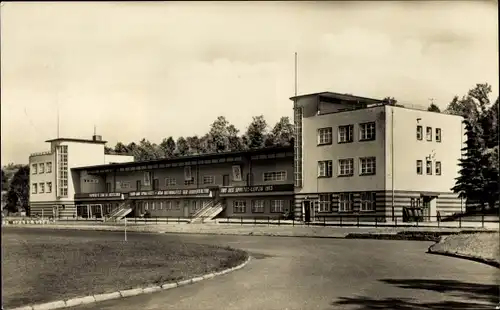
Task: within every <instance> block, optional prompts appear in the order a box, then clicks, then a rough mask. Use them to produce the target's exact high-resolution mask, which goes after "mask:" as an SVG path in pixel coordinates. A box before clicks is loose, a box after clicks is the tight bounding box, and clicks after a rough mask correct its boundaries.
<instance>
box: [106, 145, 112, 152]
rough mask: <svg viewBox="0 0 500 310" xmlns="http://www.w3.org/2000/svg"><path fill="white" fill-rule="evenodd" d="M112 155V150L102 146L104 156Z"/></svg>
mask: <svg viewBox="0 0 500 310" xmlns="http://www.w3.org/2000/svg"><path fill="white" fill-rule="evenodd" d="M112 153H113V149H112V148H110V147H109V146H107V145H105V146H104V154H112Z"/></svg>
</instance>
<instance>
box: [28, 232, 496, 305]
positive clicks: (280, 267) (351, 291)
mask: <svg viewBox="0 0 500 310" xmlns="http://www.w3.org/2000/svg"><path fill="white" fill-rule="evenodd" d="M34 232H35V233H37V234H47V236H48V237H50V235H51V234H58V235H60V234H61V233H64V234H65V235H66V236H68V237H75V239H77V238H78V236H85V237H90V236H94V237H95V238H96V239H100V238H103V239H115V238H116V239H120V238H123V233H117V232H92V231H52V230H43V231H42V230H36V231H34ZM128 238H129V240H132V239H143V238H175V239H177V240H179V241H182V242H194V243H208V244H222V245H229V246H232V247H236V248H241V249H244V250H246V251H248V252H250V254H251V255H252V257H253V259H252V261H251V262H250V263H249V264H248V265H247V266H246V267H245V268H243V269H241V270H238V271H235V272H232V273H229V274H227V275H223V276H219V277H216V278H214V279H211V280H206V281H202V282H199V283H196V284H193V285H189V286H184V287H179V288H175V289H172V290H168V291H162V292H158V293H154V294H146V295H140V296H135V297H129V298H122V299H117V300H111V301H106V302H100V303H95V304H89V305H85V306H79V307H74V308H72V309H75V310H76V309H102V310H108V309H123V310H137V309H140V310H153V309H155V310H166V309H180V310H184V309H200V310H201V309H203V310H204V309H213V310H226V309H227V310H232V309H238V310H247V309H248V310H250V309H252V310H253V309H256V310H274V309H276V310H278V309H279V310H292V309H294V310H295V309H296V310H306V309H322V310H326V309H402V310H413V309H414V310H417V309H418V310H421V309H444V310H446V309H454V310H460V309H476V310H480V309H494V306H493V305H496V304H497V303H498V296H499V293H500V292H499V290H498V284H499V283H500V270H499V269H497V268H494V267H490V266H487V265H483V264H480V263H476V262H471V261H467V260H462V259H456V258H450V257H444V256H438V255H432V254H426V253H425V252H426V250H427V248H428V247H429V246H430V245H431V244H432V243H430V242H420V241H386V240H352V239H346V240H343V239H310V238H287V237H254V236H214V235H210V236H207V235H205V236H204V235H173V234H164V235H155V234H141V233H129V234H128Z"/></svg>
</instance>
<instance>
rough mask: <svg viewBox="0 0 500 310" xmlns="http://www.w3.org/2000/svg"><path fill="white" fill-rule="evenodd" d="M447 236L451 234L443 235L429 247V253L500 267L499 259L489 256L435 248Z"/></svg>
mask: <svg viewBox="0 0 500 310" xmlns="http://www.w3.org/2000/svg"><path fill="white" fill-rule="evenodd" d="M447 237H449V236H441V238H440V239H439V241H438V242H436V243H434V244H433V245H431V246H430V247H429V248H428V249H427V253H429V254H435V255H442V256H448V257H454V258H461V259H466V260H470V261H473V262H476V263H482V264H486V265H489V266H492V267H496V268H500V263H499V262H498V261H495V260H493V259H488V258H483V257H480V256H474V255H465V254H460V253H457V252H451V251H443V250H434V247H435V246H436V245H438V244H439V243H441V242H443V241H444V240H445V239H446V238H447Z"/></svg>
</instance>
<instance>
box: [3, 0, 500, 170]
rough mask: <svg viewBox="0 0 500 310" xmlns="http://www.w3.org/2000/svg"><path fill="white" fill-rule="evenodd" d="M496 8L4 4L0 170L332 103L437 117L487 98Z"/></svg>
mask: <svg viewBox="0 0 500 310" xmlns="http://www.w3.org/2000/svg"><path fill="white" fill-rule="evenodd" d="M497 10H498V4H497V3H496V1H470V2H467V1H443V2H439V1H428V2H424V1H422V2H416V1H412V2H406V3H402V2H394V1H390V2H389V1H387V2H375V1H369V2H362V3H359V2H353V1H349V2H340V1H336V2H326V1H325V2H312V1H311V2H143V3H140V2H103V3H99V2H66V3H64V2H62V3H56V2H54V3H50V2H40V3H33V2H26V3H15V2H11V3H5V2H2V3H1V11H0V12H1V147H2V149H1V162H2V165H4V164H7V163H9V162H15V163H27V162H28V157H29V154H30V153H34V152H41V151H45V150H48V148H49V144H48V143H45V142H44V141H45V140H47V139H50V138H55V137H56V136H57V114H58V113H57V110H58V109H57V107H58V106H59V120H60V122H59V132H60V136H61V137H72V138H91V136H92V134H93V131H94V125H95V126H96V128H97V133H98V134H100V135H102V136H103V139H104V140H106V141H109V143H108V144H109V145H110V146H114V145H115V144H116V142H118V141H121V142H124V143H129V142H132V141H136V142H138V141H139V140H141V139H142V138H146V139H148V140H150V141H152V142H156V143H159V142H161V140H162V139H163V138H165V137H168V136H174V137H178V136H190V135H195V134H197V135H203V134H205V133H206V132H207V131H208V129H209V126H210V124H211V123H212V122H213V121H214V120H215V119H216V118H217V116H219V115H223V116H225V117H226V118H227V119H228V120H229V121H230V122H231V123H233V124H234V125H235V126H236V127H237V128H238V129H240V130H241V131H244V130H245V129H246V126H248V124H249V123H250V121H251V119H252V116H255V115H261V114H262V115H264V117H265V119H266V120H267V121H268V123H269V124H270V125H271V126H272V125H274V123H275V122H276V121H278V119H279V118H280V117H281V116H290V117H291V116H292V115H293V111H292V102H291V101H290V100H289V98H290V97H292V96H293V95H294V53H295V52H297V53H298V70H297V74H298V93H299V94H305V93H314V92H322V91H333V92H339V93H350V94H354V95H359V96H365V97H373V98H379V99H382V98H384V97H386V96H391V97H395V98H396V99H397V100H398V101H399V102H401V103H408V104H415V105H424V106H427V105H429V103H430V100H429V98H434V102H435V103H436V104H437V105H438V106H439V107H441V108H444V107H446V105H447V104H448V103H449V102H450V101H451V99H452V98H453V96H455V95H458V96H462V95H465V94H466V93H467V91H468V90H469V89H470V88H473V87H474V85H475V84H476V83H485V82H486V83H489V84H491V85H493V96H494V97H495V98H496V96H498V85H499V80H498V79H499V68H498V17H497Z"/></svg>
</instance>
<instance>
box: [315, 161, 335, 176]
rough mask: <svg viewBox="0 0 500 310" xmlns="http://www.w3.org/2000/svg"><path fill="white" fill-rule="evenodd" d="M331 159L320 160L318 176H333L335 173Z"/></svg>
mask: <svg viewBox="0 0 500 310" xmlns="http://www.w3.org/2000/svg"><path fill="white" fill-rule="evenodd" d="M332 165H333V162H332V161H331V160H323V161H318V178H331V177H332V174H333V171H332V170H333V169H332Z"/></svg>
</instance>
